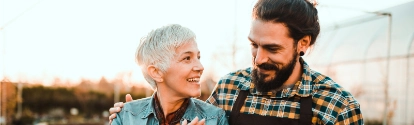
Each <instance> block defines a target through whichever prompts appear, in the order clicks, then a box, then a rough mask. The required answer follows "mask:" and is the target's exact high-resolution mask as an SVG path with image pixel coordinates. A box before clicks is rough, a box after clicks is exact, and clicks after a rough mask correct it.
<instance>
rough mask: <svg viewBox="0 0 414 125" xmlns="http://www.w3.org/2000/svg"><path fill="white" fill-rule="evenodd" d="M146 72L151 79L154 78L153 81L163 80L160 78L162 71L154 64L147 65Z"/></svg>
mask: <svg viewBox="0 0 414 125" xmlns="http://www.w3.org/2000/svg"><path fill="white" fill-rule="evenodd" d="M147 72H148V75H149V76H151V77H152V79H154V80H155V82H157V83H159V82H164V80H163V78H162V76H163V73H162V72H161V71H160V70H159V69H158V68H157V67H155V66H154V65H149V66H148V67H147Z"/></svg>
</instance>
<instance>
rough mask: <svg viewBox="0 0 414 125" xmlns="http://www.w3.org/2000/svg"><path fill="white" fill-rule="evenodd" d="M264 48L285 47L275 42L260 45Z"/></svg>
mask: <svg viewBox="0 0 414 125" xmlns="http://www.w3.org/2000/svg"><path fill="white" fill-rule="evenodd" d="M262 46H263V47H264V48H277V49H283V48H285V47H283V46H282V45H279V44H275V43H271V44H265V45H262Z"/></svg>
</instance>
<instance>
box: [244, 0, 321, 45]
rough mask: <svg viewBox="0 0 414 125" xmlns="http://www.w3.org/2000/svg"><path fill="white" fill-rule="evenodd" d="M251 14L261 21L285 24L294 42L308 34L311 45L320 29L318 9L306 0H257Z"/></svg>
mask: <svg viewBox="0 0 414 125" xmlns="http://www.w3.org/2000/svg"><path fill="white" fill-rule="evenodd" d="M252 16H253V18H254V19H260V20H262V21H272V22H275V23H283V24H285V25H286V26H287V27H288V29H289V35H290V37H292V38H293V39H294V40H295V41H296V42H295V44H297V42H298V41H299V40H300V39H302V38H303V37H304V36H306V35H309V36H310V37H311V41H310V45H313V44H314V43H315V40H316V37H317V36H318V34H319V31H320V27H319V20H318V11H317V10H316V8H315V7H314V6H313V4H312V3H310V2H309V1H307V0H259V1H258V2H257V3H256V5H255V6H254V8H253V15H252Z"/></svg>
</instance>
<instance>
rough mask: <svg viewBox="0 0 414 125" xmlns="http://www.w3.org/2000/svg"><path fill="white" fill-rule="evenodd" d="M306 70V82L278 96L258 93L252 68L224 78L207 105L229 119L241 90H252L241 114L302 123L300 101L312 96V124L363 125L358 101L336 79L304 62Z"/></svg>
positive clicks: (285, 90) (281, 92) (301, 60)
mask: <svg viewBox="0 0 414 125" xmlns="http://www.w3.org/2000/svg"><path fill="white" fill-rule="evenodd" d="M300 62H301V64H302V66H303V74H302V80H301V81H298V82H297V83H296V84H295V85H294V86H293V87H290V88H285V89H282V90H280V91H277V92H275V93H273V92H267V93H262V92H258V91H257V90H256V89H255V87H254V83H252V82H251V76H250V74H251V71H252V68H247V69H242V70H238V71H236V72H232V73H229V74H227V75H226V76H224V77H222V78H221V79H220V81H219V82H218V84H217V85H216V88H215V90H214V91H213V93H212V94H211V96H210V97H209V98H208V99H207V100H206V102H207V103H210V104H213V105H216V106H218V107H220V108H222V109H224V110H225V111H226V115H227V117H229V116H230V112H231V110H232V108H233V104H234V102H235V101H236V98H237V96H238V94H239V91H240V90H248V91H250V93H249V94H248V96H247V98H246V101H245V103H244V105H243V106H242V108H241V109H240V113H244V114H257V115H261V116H275V117H280V118H288V119H299V115H300V101H299V98H298V97H307V96H312V101H313V103H312V111H313V117H312V123H313V124H323V125H334V124H339V125H360V124H363V118H362V114H361V110H360V105H359V103H358V102H357V100H356V99H355V98H354V97H353V96H352V95H351V93H349V92H348V91H345V90H344V89H343V88H342V87H341V86H339V85H338V84H337V83H335V82H334V81H333V80H332V79H330V78H329V77H327V76H324V75H322V74H320V73H318V72H316V71H313V70H311V69H310V68H309V66H308V65H307V64H306V62H304V61H303V59H302V58H300Z"/></svg>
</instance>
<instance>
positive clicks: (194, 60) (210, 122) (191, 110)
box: [112, 24, 228, 125]
mask: <svg viewBox="0 0 414 125" xmlns="http://www.w3.org/2000/svg"><path fill="white" fill-rule="evenodd" d="M136 60H137V62H138V65H140V66H141V70H142V73H143V75H144V77H145V79H146V80H147V82H148V83H149V84H150V85H151V87H152V88H153V89H154V90H155V92H154V94H153V95H152V96H151V97H148V98H144V99H139V100H135V101H132V102H129V103H125V105H124V107H123V108H122V111H121V112H119V113H118V114H117V116H116V118H115V119H114V120H113V121H112V125H121V124H127V125H128V124H147V125H155V124H160V125H176V124H187V122H189V121H191V122H190V123H189V124H206V125H224V124H225V125H227V124H228V123H227V118H226V116H225V113H224V111H223V110H222V109H220V108H218V107H215V106H213V105H210V104H207V103H205V102H203V101H201V100H198V99H195V98H192V97H198V96H200V95H201V90H200V82H199V81H200V77H201V74H202V73H203V70H204V67H203V65H201V63H200V51H199V50H198V47H197V43H196V42H195V34H194V33H193V32H192V31H191V30H190V29H188V28H185V27H182V26H180V25H177V24H174V25H168V26H164V27H161V28H158V29H155V30H153V31H151V32H150V33H148V35H147V36H146V37H144V38H143V39H141V42H140V44H139V46H138V48H137V52H136ZM198 119H202V120H200V121H198Z"/></svg>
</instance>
